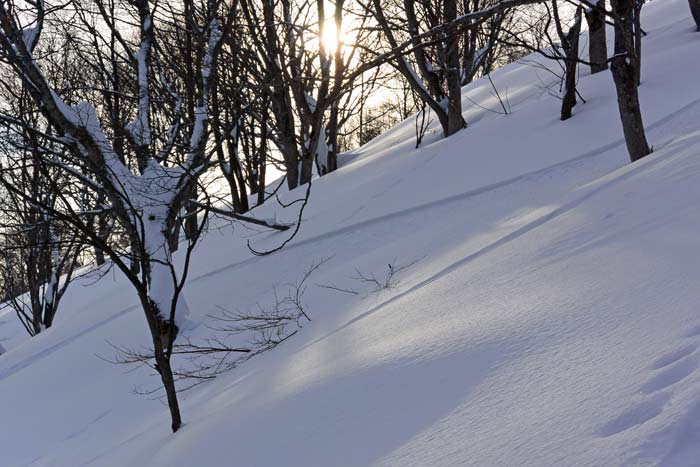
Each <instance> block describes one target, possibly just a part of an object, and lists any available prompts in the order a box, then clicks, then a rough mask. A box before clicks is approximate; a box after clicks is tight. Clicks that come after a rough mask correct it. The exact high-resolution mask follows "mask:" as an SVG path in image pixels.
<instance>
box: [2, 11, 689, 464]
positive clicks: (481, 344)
mask: <svg viewBox="0 0 700 467" xmlns="http://www.w3.org/2000/svg"><path fill="white" fill-rule="evenodd" d="M687 8H688V5H687V2H686V1H685V0H655V1H653V2H651V3H649V4H648V5H647V6H645V8H644V15H645V16H644V17H643V26H644V29H645V30H646V32H647V33H648V36H647V37H646V38H645V42H644V62H643V63H644V70H643V84H642V86H641V88H640V92H641V100H642V108H643V111H644V118H645V123H646V127H647V131H648V137H649V140H650V142H651V143H652V144H653V145H654V148H655V150H654V153H653V154H652V155H651V156H649V157H647V158H645V159H644V160H642V161H641V162H638V163H635V164H632V165H630V164H628V163H627V154H626V151H625V147H624V142H623V140H622V131H621V128H620V123H619V117H618V114H617V104H616V101H615V92H614V88H613V84H612V80H611V77H610V74H609V73H600V74H597V75H595V76H589V75H588V70H587V68H586V67H582V69H581V79H580V84H579V90H580V92H581V94H582V95H583V97H584V98H585V99H586V101H587V102H586V103H585V104H579V105H577V106H576V108H575V110H574V117H573V118H572V119H571V120H569V121H567V122H560V121H559V120H558V115H559V113H558V110H559V101H558V99H557V98H556V97H553V96H551V95H550V93H549V92H548V91H547V88H548V87H551V84H552V83H553V82H554V80H555V77H554V75H552V74H551V73H549V72H547V71H546V70H545V69H543V67H542V66H537V63H540V64H542V63H546V62H544V59H540V58H537V57H534V56H531V57H528V58H527V59H526V60H523V61H521V62H519V63H514V64H511V65H508V66H506V67H504V68H502V69H500V70H498V71H497V72H495V73H493V75H492V78H493V81H494V83H495V85H496V86H497V88H498V89H499V91H500V92H502V93H503V94H504V95H507V97H508V101H509V104H510V109H511V113H510V115H502V114H499V113H496V112H493V111H489V110H485V109H484V108H483V107H486V108H489V109H497V108H498V106H499V104H498V102H497V100H496V99H495V97H494V96H493V95H492V93H491V85H490V84H489V83H488V81H486V82H483V81H478V82H475V83H473V84H471V85H469V86H467V87H466V88H464V94H463V96H464V101H463V103H464V106H465V109H466V111H465V114H464V115H465V118H466V120H467V121H468V122H469V128H467V129H466V130H464V131H462V132H460V133H458V134H457V135H455V136H453V137H451V138H449V139H442V138H440V135H439V129H438V126H436V125H434V126H433V127H432V129H431V130H430V133H429V134H428V136H427V137H426V141H425V142H424V144H423V146H422V147H421V148H419V149H415V147H414V146H415V140H414V127H413V121H411V120H409V121H406V122H404V123H402V124H400V125H398V126H397V127H395V128H393V129H392V130H390V131H389V132H387V133H385V134H384V135H382V136H380V137H379V138H377V139H376V140H374V141H372V142H371V143H369V144H367V145H366V146H364V147H362V148H361V149H360V150H358V151H355V152H353V153H352V154H345V155H344V156H343V157H344V158H343V159H342V165H343V166H342V167H341V168H340V169H339V170H338V171H336V172H334V173H332V174H330V175H328V176H324V177H321V178H319V179H317V180H315V181H314V183H313V186H312V189H311V199H310V203H309V206H308V208H307V210H306V212H305V215H304V222H303V225H302V229H301V231H300V233H299V235H298V236H297V237H296V238H295V239H294V240H293V241H292V242H291V243H290V244H289V245H288V246H287V247H285V248H284V249H283V250H281V251H280V252H278V253H275V254H273V255H270V256H265V257H256V256H253V255H251V254H250V252H249V250H248V248H247V246H246V242H247V241H250V242H251V244H252V245H253V246H254V247H255V248H258V249H263V248H266V247H267V248H270V247H274V246H277V245H278V244H279V243H280V242H282V241H283V240H284V239H285V238H286V236H287V235H288V234H286V233H269V232H259V231H257V230H253V229H251V228H249V227H245V226H242V225H235V227H233V228H232V227H231V226H228V225H227V224H224V223H220V224H219V225H218V227H219V228H216V229H212V230H211V231H210V232H209V234H208V235H207V237H206V238H205V239H204V240H203V242H202V243H201V245H200V246H199V247H198V250H197V254H196V255H194V256H193V264H192V266H191V272H190V276H189V277H190V278H189V281H188V285H187V288H186V289H185V299H186V301H187V303H188V306H189V309H190V316H189V319H190V320H191V321H192V323H193V326H192V328H191V329H189V330H187V331H186V334H187V335H188V336H189V337H191V338H192V339H197V338H201V337H204V336H206V335H207V334H208V333H209V332H210V329H209V327H208V326H209V325H210V324H211V316H212V315H214V316H216V315H220V314H221V313H222V310H231V311H233V310H246V309H251V308H253V307H255V306H256V304H258V303H259V304H263V305H269V304H270V303H271V302H272V301H273V297H274V292H275V287H278V288H279V287H284V284H286V283H289V282H294V281H298V280H299V279H300V276H301V275H302V274H303V271H304V270H305V269H306V268H308V267H310V266H312V265H313V264H317V263H319V262H321V261H323V260H326V259H327V261H326V262H325V263H323V264H322V265H321V266H320V268H319V270H318V271H317V272H316V274H315V275H313V276H312V277H311V278H310V284H309V287H308V289H307V292H306V294H305V297H304V298H305V304H306V311H307V313H308V314H309V316H310V318H311V320H312V321H311V322H303V323H302V328H301V330H300V331H299V332H298V333H297V334H295V335H294V336H293V337H291V338H290V339H288V340H287V341H285V342H284V343H282V344H281V345H280V346H278V347H277V348H275V349H273V350H272V351H270V352H267V353H264V354H262V355H260V356H258V357H255V358H254V359H252V360H250V361H248V362H246V363H245V364H244V365H242V366H241V367H239V368H238V369H236V370H234V371H232V372H229V373H227V374H225V375H222V376H220V377H219V378H217V379H216V380H215V381H213V382H209V383H206V384H202V385H200V386H197V387H196V388H194V389H191V390H189V391H187V392H184V393H183V394H182V409H183V417H184V421H185V424H184V426H183V427H182V429H181V430H180V431H179V432H178V433H177V434H175V435H173V434H172V433H171V432H170V430H169V429H168V426H169V423H168V414H167V410H166V408H165V407H164V405H163V404H162V403H161V402H160V401H158V400H154V398H153V397H145V396H141V395H135V394H134V393H133V388H135V387H137V388H150V387H153V386H154V385H157V383H158V379H157V377H155V376H154V375H153V372H152V371H150V370H149V369H147V368H143V367H140V368H134V367H125V366H117V365H112V364H109V363H106V362H105V359H110V358H113V357H114V356H115V350H114V348H113V347H112V344H114V345H119V346H124V347H132V348H138V347H140V346H144V345H146V343H148V341H149V335H148V331H147V328H146V326H145V324H144V317H143V314H142V312H141V311H140V309H139V307H138V303H137V300H136V297H135V295H134V293H133V291H132V289H131V286H130V285H129V284H127V283H126V282H125V281H124V280H123V279H122V278H121V277H120V276H119V274H118V272H116V271H115V272H113V273H112V272H110V273H109V274H107V275H106V276H105V277H103V278H102V279H101V280H100V281H99V282H95V280H94V277H92V276H88V277H86V278H84V279H82V280H81V281H80V282H77V283H76V284H74V285H72V286H71V287H72V288H71V289H70V290H69V292H68V293H67V295H66V298H65V299H64V303H63V304H62V308H61V311H60V315H59V316H58V317H57V322H56V324H55V326H54V327H52V328H50V329H49V330H47V331H46V332H44V333H41V334H40V335H39V336H38V337H36V338H33V339H29V338H27V336H26V335H25V334H24V333H23V331H22V329H21V328H20V326H19V324H18V323H17V322H16V319H15V317H14V316H13V315H11V314H9V313H8V312H6V311H3V312H0V343H1V344H2V345H3V346H4V347H5V348H6V349H7V350H8V352H7V353H5V354H3V355H2V356H0V416H1V417H2V423H0V466H3V467H5V466H7V467H19V466H32V467H40V466H44V467H49V466H50V467H78V466H102V467H108V466H109V467H124V466H150V467H158V466H160V467H194V466H197V467H200V466H201V467H210V466H211V467H213V466H240V467H272V466H299V467H329V466H334V467H362V466H369V465H373V466H395V467H412V466H415V467H419V466H420V467H426V466H431V467H432V466H445V467H447V466H449V467H455V466H480V467H483V466H494V467H495V466H508V467H514V466H532V467H534V466H577V467H578V466H591V467H593V466H622V465H630V466H631V465H634V466H647V465H648V466H652V465H654V466H663V467H688V466H690V465H695V464H697V462H698V461H697V459H698V458H700V417H699V416H698V415H699V412H700V371H698V368H700V351H698V349H699V348H700V309H699V307H698V303H700V288H699V287H698V283H700V268H698V264H700V248H698V246H699V245H700V202H699V201H700V183H698V180H700V157H699V156H700V86H698V76H700V61H698V60H697V57H698V50H699V48H700V33H697V32H694V28H693V26H692V24H691V23H692V20H691V19H690V16H689V14H688V11H687ZM609 37H610V38H611V37H612V34H609ZM584 42H585V41H584ZM547 66H552V67H553V66H557V65H555V64H547ZM474 102H476V103H478V104H479V106H477V105H474V104H473V103H474ZM302 194H303V192H300V191H299V190H297V191H295V192H291V193H284V194H283V195H282V198H283V199H284V200H285V201H287V202H289V201H292V200H294V199H296V198H298V197H299V196H301V195H302ZM254 213H255V215H256V216H259V217H261V218H268V217H273V216H274V217H276V218H277V219H279V220H283V221H286V220H291V219H294V218H295V216H296V210H295V208H289V209H282V208H280V207H279V206H274V205H272V203H271V204H270V205H265V206H263V207H261V208H260V209H256V210H255V211H254ZM390 264H391V265H392V267H393V268H400V267H401V266H407V267H406V268H405V269H402V270H401V271H399V272H398V273H397V275H396V277H395V278H396V281H395V283H394V284H393V285H394V286H393V287H391V288H388V289H386V290H380V291H374V290H373V287H372V286H371V285H370V284H366V283H362V282H361V281H357V280H356V276H357V275H358V271H359V273H362V274H368V275H369V274H375V275H376V276H377V277H380V278H381V277H384V275H385V274H386V273H387V269H388V265H390ZM329 284H332V285H334V286H337V287H341V288H353V289H354V290H355V291H356V292H358V293H357V294H349V293H342V292H338V291H336V290H331V289H329V288H324V287H319V285H329ZM694 463H695V464H694Z"/></svg>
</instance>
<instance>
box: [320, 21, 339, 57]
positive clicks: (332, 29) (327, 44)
mask: <svg viewBox="0 0 700 467" xmlns="http://www.w3.org/2000/svg"><path fill="white" fill-rule="evenodd" d="M323 26H324V27H323V37H321V42H323V47H324V48H325V49H326V52H328V53H333V52H335V51H336V50H337V49H338V47H339V46H340V42H341V40H340V37H339V34H338V28H336V26H335V21H334V20H333V19H328V20H326V22H325V24H324V25H323Z"/></svg>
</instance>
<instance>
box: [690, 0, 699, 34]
mask: <svg viewBox="0 0 700 467" xmlns="http://www.w3.org/2000/svg"><path fill="white" fill-rule="evenodd" d="M688 5H690V14H691V15H692V16H693V19H694V20H695V25H696V26H697V28H698V31H700V0H688Z"/></svg>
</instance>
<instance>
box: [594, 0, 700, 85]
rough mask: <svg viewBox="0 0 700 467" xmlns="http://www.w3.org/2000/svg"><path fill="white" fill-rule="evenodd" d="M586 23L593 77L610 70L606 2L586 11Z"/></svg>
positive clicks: (599, 2) (601, 2) (599, 1)
mask: <svg viewBox="0 0 700 467" xmlns="http://www.w3.org/2000/svg"><path fill="white" fill-rule="evenodd" d="M691 1H692V0H691ZM698 1H700V0H698ZM586 22H587V23H588V57H589V58H588V61H589V62H591V74H592V75H593V74H596V73H599V72H601V71H603V70H607V69H608V63H607V61H608V48H607V44H606V37H605V0H598V2H597V3H596V7H595V8H590V9H587V10H586Z"/></svg>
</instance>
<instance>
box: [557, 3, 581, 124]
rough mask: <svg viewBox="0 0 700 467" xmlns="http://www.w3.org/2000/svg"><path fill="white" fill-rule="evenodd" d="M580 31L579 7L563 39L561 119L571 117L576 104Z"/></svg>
mask: <svg viewBox="0 0 700 467" xmlns="http://www.w3.org/2000/svg"><path fill="white" fill-rule="evenodd" d="M580 33H581V7H578V10H576V20H575V22H574V25H573V26H572V27H571V29H569V32H568V33H567V35H566V40H565V41H564V44H563V45H564V53H565V54H566V63H565V69H566V76H565V88H564V89H565V91H564V99H563V100H562V104H561V119H562V120H568V119H569V118H571V111H572V109H573V108H574V106H575V105H576V69H577V67H578V43H579V34H580Z"/></svg>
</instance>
